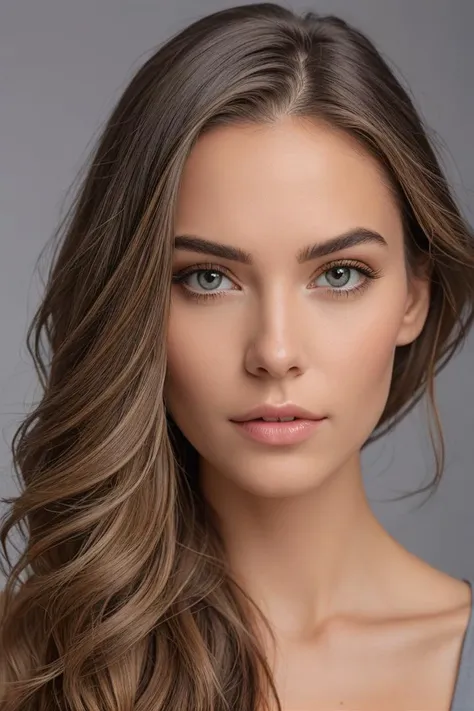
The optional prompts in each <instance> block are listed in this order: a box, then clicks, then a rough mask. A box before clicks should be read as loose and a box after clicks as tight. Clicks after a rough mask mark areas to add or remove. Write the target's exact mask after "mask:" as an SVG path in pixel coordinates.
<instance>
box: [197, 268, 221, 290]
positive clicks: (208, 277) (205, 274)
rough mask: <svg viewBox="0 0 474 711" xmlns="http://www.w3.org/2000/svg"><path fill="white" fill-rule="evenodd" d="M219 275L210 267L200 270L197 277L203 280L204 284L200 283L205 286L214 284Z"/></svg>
mask: <svg viewBox="0 0 474 711" xmlns="http://www.w3.org/2000/svg"><path fill="white" fill-rule="evenodd" d="M220 277H221V275H220V274H219V273H218V272H216V271H212V270H211V269H206V270H205V271H202V272H201V274H200V275H199V278H200V279H201V280H203V281H204V282H205V284H202V286H203V287H205V286H206V285H207V286H216V284H215V283H214V282H215V280H216V279H218V280H219V279H220Z"/></svg>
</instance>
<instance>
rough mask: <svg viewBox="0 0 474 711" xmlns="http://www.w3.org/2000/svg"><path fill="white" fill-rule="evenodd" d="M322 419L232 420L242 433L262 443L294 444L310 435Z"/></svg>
mask: <svg viewBox="0 0 474 711" xmlns="http://www.w3.org/2000/svg"><path fill="white" fill-rule="evenodd" d="M325 419H326V418H323V419H322V420H299V419H295V420H292V421H290V422H265V421H264V420H248V421H247V422H234V424H235V425H236V426H237V427H238V428H239V430H240V431H241V432H242V434H244V435H246V436H247V437H250V438H251V439H253V440H256V441H257V442H263V443H264V444H280V445H281V444H296V443H297V442H303V441H304V440H306V439H308V438H309V437H311V435H312V434H313V432H314V431H315V430H316V429H317V428H318V427H319V426H320V425H321V424H322V423H323V422H324V420H325Z"/></svg>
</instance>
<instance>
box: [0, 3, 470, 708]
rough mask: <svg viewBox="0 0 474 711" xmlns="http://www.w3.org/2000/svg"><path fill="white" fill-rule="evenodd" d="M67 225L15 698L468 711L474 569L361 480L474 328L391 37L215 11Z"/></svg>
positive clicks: (19, 569)
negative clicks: (439, 550) (405, 520)
mask: <svg viewBox="0 0 474 711" xmlns="http://www.w3.org/2000/svg"><path fill="white" fill-rule="evenodd" d="M61 232H62V234H63V241H62V244H61V247H60V249H59V250H58V252H57V254H56V255H55V258H54V260H53V264H52V267H51V272H50V274H49V279H48V283H47V285H46V293H45V296H44V300H43V302H42V304H41V306H40V308H39V310H38V312H37V314H36V316H35V319H34V323H33V324H32V325H31V328H30V332H29V334H28V340H29V342H30V339H31V335H32V334H33V335H34V346H33V344H31V343H29V347H30V351H31V353H32V356H33V358H34V360H35V364H36V366H37V369H38V374H39V376H40V378H41V381H42V384H43V386H44V395H43V397H42V400H41V402H40V403H39V404H38V406H37V408H36V409H35V411H34V412H33V413H32V414H31V415H29V416H28V417H27V418H26V419H25V421H24V422H23V423H22V426H21V427H20V428H19V430H18V431H17V433H16V435H15V438H14V442H13V455H14V462H15V468H16V470H17V472H18V473H19V474H20V476H21V481H22V491H21V493H20V495H19V496H18V498H15V499H10V500H9V501H8V503H9V504H10V505H11V508H10V510H9V514H8V517H7V518H6V519H5V521H4V525H3V529H2V541H3V544H4V559H5V561H6V563H5V568H7V566H9V567H8V569H7V570H6V572H7V575H8V578H7V582H6V585H5V593H4V615H3V624H2V645H3V655H2V675H3V680H4V682H6V683H4V684H3V694H4V702H3V706H2V708H3V709H5V711H20V710H21V711H24V710H26V709H28V710H29V711H30V710H31V711H37V710H41V711H43V710H45V709H48V711H50V710H52V709H61V710H62V709H68V710H69V709H71V710H74V711H76V710H77V711H79V710H80V711H86V710H87V711H92V710H94V711H99V709H100V711H112V709H113V710H114V711H115V710H119V709H120V711H125V710H131V709H133V710H134V711H152V710H153V711H162V710H163V711H164V710H165V709H166V711H181V710H182V709H193V710H196V711H207V710H210V709H212V710H213V711H221V710H222V711H224V709H229V710H232V711H244V710H245V711H247V710H250V709H252V711H253V710H254V709H280V711H281V710H283V711H288V710H290V709H291V710H292V711H293V710H296V709H298V710H300V711H301V710H303V709H307V710H308V711H309V710H311V711H321V710H322V709H324V711H328V710H329V709H336V708H338V709H340V708H347V709H352V710H353V709H358V711H374V709H381V708H383V709H384V711H395V710H397V711H401V710H402V709H404V710H405V711H406V709H415V708H416V709H417V711H428V710H429V711H447V710H448V709H451V711H460V710H461V709H466V708H471V707H472V708H474V696H473V697H472V699H473V703H472V706H470V705H469V695H470V694H471V693H473V694H474V691H473V688H472V687H471V688H469V684H470V681H469V679H470V669H471V664H472V663H474V652H473V649H474V644H473V642H474V621H473V618H472V595H471V584H472V581H470V580H458V579H456V578H453V577H451V576H449V575H447V574H445V573H443V572H441V571H439V570H436V569H435V568H433V567H432V566H430V565H428V564H427V563H426V562H425V561H423V560H421V559H419V558H417V557H416V556H414V555H412V554H411V553H410V552H409V551H407V550H406V549H404V548H403V547H402V546H401V545H400V544H399V543H398V542H397V541H395V540H394V539H393V538H392V537H391V536H390V535H389V534H388V532H386V531H385V530H384V529H383V528H382V526H381V525H380V524H379V523H378V521H377V519H376V518H375V516H374V514H373V513H372V511H371V509H370V507H369V505H368V502H367V499H366V496H365V492H364V488H363V481H362V476H361V464H360V455H361V451H362V449H363V448H364V447H365V446H366V445H367V444H368V443H370V442H373V441H374V440H375V439H377V438H378V437H381V436H382V435H383V434H385V433H387V432H389V431H390V430H392V429H393V427H394V426H395V425H396V424H397V423H398V422H399V421H400V420H401V419H402V418H403V417H404V416H405V415H406V414H407V413H408V412H409V411H410V410H411V409H412V408H413V406H414V405H415V404H416V403H417V402H418V401H419V400H420V398H421V397H422V396H423V394H424V393H427V395H428V397H429V401H430V404H431V407H432V408H433V412H434V414H435V421H436V422H437V423H438V420H437V419H436V414H437V413H436V405H435V401H434V385H433V383H434V377H435V375H436V373H438V372H439V370H440V369H441V368H442V367H443V366H444V365H445V364H446V363H447V362H448V361H449V359H450V358H451V357H452V355H453V354H454V353H455V352H456V351H457V349H458V348H459V346H460V345H461V344H462V343H463V341H464V339H465V337H466V335H467V333H468V331H469V328H470V326H471V325H472V321H473V318H474V316H473V302H474V240H473V234H472V231H471V230H470V228H469V226H468V225H467V224H466V222H465V221H464V220H463V217H462V216H461V214H460V211H459V209H458V207H457V206H456V204H455V202H454V199H453V196H452V193H451V192H450V188H449V186H448V185H447V182H446V179H445V177H444V176H443V174H442V172H441V169H440V166H439V164H438V161H437V158H436V156H435V153H434V151H433V148H432V147H431V145H430V143H429V140H428V138H427V136H426V134H425V132H424V128H423V126H422V124H421V121H420V118H419V117H418V116H417V114H416V111H415V109H414V107H413V105H412V103H411V101H410V99H409V97H408V96H407V94H406V92H405V91H404V89H403V88H402V87H401V86H400V84H399V83H398V82H397V80H396V79H395V77H394V76H393V74H392V73H391V71H390V70H389V68H388V66H387V65H386V63H385V62H384V60H383V59H382V58H381V56H380V55H379V54H378V52H377V51H376V49H375V48H374V46H373V44H371V42H370V41H369V40H368V39H367V38H366V37H364V36H363V35H362V34H361V33H360V32H359V31H357V30H356V29H355V28H353V27H350V26H349V25H348V24H346V23H345V22H344V21H342V20H341V19H339V18H337V17H334V16H324V17H323V16H319V15H317V14H316V13H310V12H308V13H306V14H305V15H304V16H302V17H299V16H297V15H295V14H294V13H292V12H291V11H289V10H287V9H284V8H283V7H280V6H279V5H276V4H272V3H263V4H255V5H246V6H242V7H234V8H232V9H228V10H224V11H222V12H218V13H215V14H213V15H210V16H208V17H206V18H204V19H201V20H200V21H198V22H195V23H194V24H193V25H191V26H190V27H188V28H187V29H185V30H184V31H183V32H181V33H180V34H178V35H177V36H176V37H173V38H172V39H171V40H170V41H169V42H168V43H166V44H165V45H164V46H162V47H161V48H160V49H159V51H157V52H156V54H155V55H154V56H152V57H151V58H150V59H149V60H148V61H147V62H146V63H145V65H144V66H143V67H142V68H141V69H140V70H139V71H138V73H137V75H136V76H135V77H134V78H133V80H132V81H131V83H130V85H129V86H128V88H127V89H126V91H125V92H124V94H123V96H122V98H121V99H120V101H119V102H118V105H117V107H116V108H115V110H114V111H113V113H112V116H111V117H110V119H109V121H108V124H107V126H106V127H105V130H104V132H103V135H102V137H101V138H100V141H99V144H98V146H97V148H96V150H95V151H94V155H93V156H92V158H91V163H90V167H89V169H88V173H87V175H86V177H85V179H84V181H83V184H82V186H81V189H80V191H79V192H78V197H77V200H76V201H75V203H74V205H73V207H72V208H71V212H70V215H69V217H68V219H67V220H66V221H65V222H64V223H63V224H62V225H61V227H60V229H59V230H58V233H57V234H60V233H61ZM43 333H44V335H45V336H46V338H47V340H48V343H49V345H50V348H51V360H50V363H49V366H50V367H49V368H47V367H46V365H45V363H44V360H43V358H42V356H41V352H40V339H41V335H42V334H43ZM262 418H266V419H269V418H270V419H272V420H273V421H272V422H265V421H264V419H262ZM277 418H284V419H285V420H287V419H288V418H297V421H290V422H287V421H277V422H275V420H276V419H277ZM442 443H443V440H442V433H441V430H440V428H439V423H438V440H437V441H434V444H435V447H436V450H435V451H436V453H437V471H436V475H435V479H434V482H433V486H434V487H436V486H437V484H438V483H439V480H440V477H441V475H442V470H443V446H442ZM21 524H26V525H27V534H26V546H25V551H24V553H23V554H22V556H21V557H20V559H19V560H18V562H17V563H16V564H14V563H13V561H10V562H8V559H7V552H6V547H5V545H6V541H7V536H9V534H10V533H11V532H12V531H13V530H14V529H15V526H17V525H21ZM463 643H464V647H463ZM471 645H472V647H471ZM469 650H470V651H469ZM12 682H13V683H12Z"/></svg>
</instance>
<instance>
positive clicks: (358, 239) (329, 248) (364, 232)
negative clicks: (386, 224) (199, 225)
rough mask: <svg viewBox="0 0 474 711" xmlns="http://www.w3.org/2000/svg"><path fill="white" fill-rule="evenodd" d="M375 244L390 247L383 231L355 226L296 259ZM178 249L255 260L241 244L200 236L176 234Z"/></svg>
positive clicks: (313, 257) (312, 245)
mask: <svg viewBox="0 0 474 711" xmlns="http://www.w3.org/2000/svg"><path fill="white" fill-rule="evenodd" d="M367 243H374V244H379V245H382V246H384V247H388V244H387V242H386V240H385V239H384V238H383V237H382V235H381V234H379V233H378V232H375V231H374V230H370V229H368V228H367V227H355V228H353V229H350V230H347V231H346V232H343V233H342V234H340V235H336V236H335V237H331V239H328V240H325V241H324V242H316V243H315V244H311V245H308V246H307V247H303V249H301V250H300V251H299V252H298V254H297V255H296V259H297V262H298V263H299V264H304V263H305V262H309V261H310V260H312V259H317V258H319V257H324V256H326V255H328V254H333V253H334V252H340V251H341V250H343V249H347V248H348V247H355V246H356V245H359V244H367ZM174 247H175V249H179V250H185V251H188V252H199V253H201V254H212V255H214V256H215V257H220V258H221V259H229V260H231V261H234V262H241V263H242V264H247V265H249V266H251V265H252V264H253V263H254V260H253V257H252V255H251V254H250V252H246V251H244V250H243V249H240V247H232V246H231V245H228V244H221V243H220V242H212V241H211V240H208V239H204V238H203V237H198V236H197V235H190V234H185V235H177V236H176V237H175V238H174Z"/></svg>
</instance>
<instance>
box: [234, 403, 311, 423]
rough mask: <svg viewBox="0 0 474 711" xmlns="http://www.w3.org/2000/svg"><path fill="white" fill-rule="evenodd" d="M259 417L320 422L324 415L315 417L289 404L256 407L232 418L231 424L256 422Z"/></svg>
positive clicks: (303, 409) (307, 411)
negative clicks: (293, 418) (295, 418)
mask: <svg viewBox="0 0 474 711" xmlns="http://www.w3.org/2000/svg"><path fill="white" fill-rule="evenodd" d="M259 417H273V418H275V417H298V418H300V419H304V420H322V419H324V415H317V414H315V413H314V412H310V411H309V410H305V408H304V407H298V405H293V404H292V403H291V402H290V403H286V404H284V405H257V407H254V408H253V409H252V410H249V412H247V413H246V414H245V415H242V416H241V417H233V418H232V421H233V422H246V421H247V420H256V419H258V418H259Z"/></svg>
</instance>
